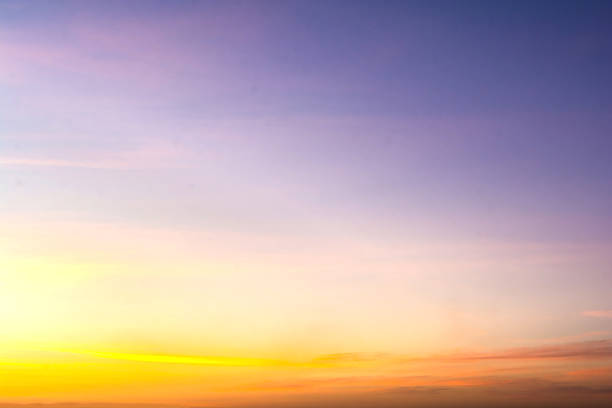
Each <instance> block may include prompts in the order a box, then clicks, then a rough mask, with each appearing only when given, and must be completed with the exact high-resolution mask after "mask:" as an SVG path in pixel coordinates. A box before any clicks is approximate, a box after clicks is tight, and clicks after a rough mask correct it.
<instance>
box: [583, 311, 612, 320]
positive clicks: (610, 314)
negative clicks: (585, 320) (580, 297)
mask: <svg viewBox="0 0 612 408" xmlns="http://www.w3.org/2000/svg"><path fill="white" fill-rule="evenodd" d="M582 315H583V316H588V317H599V318H602V319H612V310H586V311H584V312H582Z"/></svg>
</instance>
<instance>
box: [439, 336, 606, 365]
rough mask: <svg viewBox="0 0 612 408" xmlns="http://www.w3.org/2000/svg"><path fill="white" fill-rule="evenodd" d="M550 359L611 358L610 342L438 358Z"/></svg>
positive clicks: (526, 348) (560, 345)
mask: <svg viewBox="0 0 612 408" xmlns="http://www.w3.org/2000/svg"><path fill="white" fill-rule="evenodd" d="M552 358H578V359H593V358H612V340H610V339H606V340H594V341H584V342H578V343H566V344H557V345H550V346H541V347H520V348H514V349H508V350H505V351H501V352H497V353H495V352H494V353H473V354H471V353H467V354H457V355H454V356H453V355H450V356H446V357H440V359H442V360H445V359H446V360H523V359H552Z"/></svg>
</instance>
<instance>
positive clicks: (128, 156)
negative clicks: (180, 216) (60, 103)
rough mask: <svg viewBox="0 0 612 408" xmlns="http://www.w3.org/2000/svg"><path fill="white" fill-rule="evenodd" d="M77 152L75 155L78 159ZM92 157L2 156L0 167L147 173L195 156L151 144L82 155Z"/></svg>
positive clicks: (184, 162) (163, 145) (182, 163)
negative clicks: (107, 152) (104, 153)
mask: <svg viewBox="0 0 612 408" xmlns="http://www.w3.org/2000/svg"><path fill="white" fill-rule="evenodd" d="M76 154H77V152H74V153H73V155H76ZM78 154H79V155H80V156H81V157H83V156H89V157H87V158H86V159H85V160H83V159H78V160H75V159H72V158H40V157H19V156H0V165H6V166H33V167H68V168H87V169H115V170H122V169H124V170H127V169H144V168H165V167H181V166H184V165H185V164H186V163H187V162H188V161H189V159H191V158H192V155H191V154H190V153H189V152H188V151H187V150H185V149H180V148H178V147H176V146H173V145H171V144H167V143H149V145H147V146H142V147H140V148H138V149H133V150H128V151H117V152H111V153H109V154H106V155H105V156H100V155H99V154H95V153H92V152H78Z"/></svg>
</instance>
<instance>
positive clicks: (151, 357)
mask: <svg viewBox="0 0 612 408" xmlns="http://www.w3.org/2000/svg"><path fill="white" fill-rule="evenodd" d="M63 351H66V352H68V353H74V354H83V355H89V356H94V357H100V358H110V359H114V360H128V361H143V362H150V363H174V364H195V365H207V366H225V367H274V366H295V365H301V364H296V363H291V362H288V361H281V360H269V359H261V358H245V357H208V356H171V355H159V354H135V353H113V352H102V351H88V350H63Z"/></svg>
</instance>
